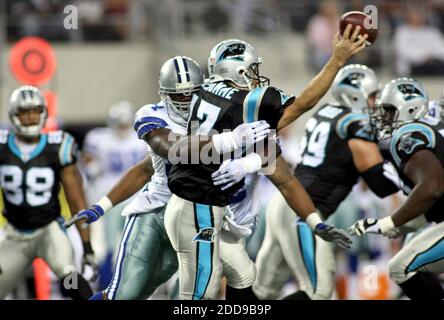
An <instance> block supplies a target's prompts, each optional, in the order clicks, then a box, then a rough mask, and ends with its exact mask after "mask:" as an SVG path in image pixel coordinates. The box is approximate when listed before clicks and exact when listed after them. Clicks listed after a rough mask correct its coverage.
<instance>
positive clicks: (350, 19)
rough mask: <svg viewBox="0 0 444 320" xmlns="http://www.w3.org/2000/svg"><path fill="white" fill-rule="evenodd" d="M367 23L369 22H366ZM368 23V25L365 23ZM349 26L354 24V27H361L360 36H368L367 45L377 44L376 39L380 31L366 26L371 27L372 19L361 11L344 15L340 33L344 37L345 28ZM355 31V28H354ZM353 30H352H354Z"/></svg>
mask: <svg viewBox="0 0 444 320" xmlns="http://www.w3.org/2000/svg"><path fill="white" fill-rule="evenodd" d="M366 21H367V22H366ZM365 22H366V23H365ZM348 24H352V25H353V26H361V30H360V31H359V33H360V34H362V35H363V34H365V33H367V34H368V38H367V45H370V44H372V43H373V42H375V40H376V37H377V36H378V29H375V28H372V29H370V28H368V29H367V28H366V27H365V26H369V25H370V26H371V25H372V23H371V17H370V16H369V15H368V14H366V13H364V12H360V11H349V12H346V13H344V14H343V15H342V17H341V20H340V22H339V31H340V33H341V35H342V33H343V32H344V30H345V27H347V25H348ZM353 29H354V28H353ZM353 29H352V30H353Z"/></svg>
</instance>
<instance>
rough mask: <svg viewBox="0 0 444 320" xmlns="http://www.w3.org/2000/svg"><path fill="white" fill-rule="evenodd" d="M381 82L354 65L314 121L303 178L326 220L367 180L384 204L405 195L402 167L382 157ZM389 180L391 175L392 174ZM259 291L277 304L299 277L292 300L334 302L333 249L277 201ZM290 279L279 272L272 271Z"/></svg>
mask: <svg viewBox="0 0 444 320" xmlns="http://www.w3.org/2000/svg"><path fill="white" fill-rule="evenodd" d="M377 92H378V79H377V77H376V74H375V73H374V72H373V70H371V69H370V68H367V67H366V66H363V65H355V64H353V65H347V66H345V67H344V68H342V69H341V70H340V71H339V72H338V75H337V76H336V78H335V80H334V82H333V85H332V95H333V98H334V99H335V100H336V102H335V103H327V104H325V105H323V106H321V107H320V108H319V110H318V111H316V113H315V114H314V115H313V116H312V117H311V118H310V119H309V120H308V121H307V123H306V126H305V134H304V136H303V139H302V142H301V160H300V163H299V164H298V165H297V166H296V169H295V176H296V177H297V178H298V179H299V181H300V182H301V184H302V185H303V186H304V187H305V189H306V190H307V192H308V194H309V195H310V197H311V199H312V200H313V202H314V204H315V206H316V208H317V209H318V211H319V213H320V214H321V215H322V217H323V218H324V219H327V218H328V217H329V216H330V215H332V214H333V213H334V212H335V211H336V209H337V208H338V206H339V205H340V203H341V202H342V201H343V200H344V199H345V198H346V196H347V195H348V194H349V193H350V191H351V190H352V188H353V186H354V185H355V184H356V182H357V181H358V178H359V177H360V176H361V177H362V178H363V179H364V180H365V181H366V183H367V184H368V186H369V187H370V188H371V190H372V191H373V192H374V193H376V194H377V195H378V196H380V197H385V196H387V195H389V194H392V193H395V192H397V191H398V187H397V185H396V184H394V182H392V180H390V179H388V178H386V176H385V175H384V171H387V170H391V171H390V172H394V168H391V167H390V164H389V163H388V162H384V159H383V157H382V155H381V153H380V152H379V149H378V145H377V143H376V140H375V137H374V132H373V130H372V128H371V126H370V121H369V116H368V113H367V110H368V109H369V108H371V107H372V106H373V104H374V101H375V98H376V94H377ZM385 174H387V173H385ZM256 264H257V268H258V276H257V279H256V282H255V284H254V291H255V293H256V295H257V296H258V297H260V298H261V299H274V298H276V297H277V295H278V294H279V292H280V289H281V288H282V286H283V284H284V283H283V281H286V280H287V279H288V277H285V276H282V275H284V274H285V275H288V274H291V275H293V276H294V277H295V279H296V281H297V283H298V288H299V291H297V292H295V293H294V294H292V295H290V296H288V297H286V299H329V298H331V295H332V292H333V288H334V280H335V259H334V254H333V248H332V246H331V245H330V244H329V243H327V242H326V241H324V240H323V239H321V238H320V237H319V236H318V235H315V234H313V232H312V231H311V229H310V227H309V226H308V225H307V224H306V223H305V222H303V221H302V220H301V219H296V220H295V217H294V214H293V213H292V212H291V209H290V208H289V207H288V205H287V204H286V202H285V199H284V198H283V197H282V196H281V195H280V194H276V195H275V196H274V198H273V199H272V200H271V202H270V204H269V205H268V208H267V212H266V236H265V239H264V243H263V246H262V247H261V249H260V250H259V253H258V258H257V260H256ZM281 269H282V270H283V271H285V272H282V273H281V272H271V270H281Z"/></svg>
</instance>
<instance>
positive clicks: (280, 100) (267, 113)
mask: <svg viewBox="0 0 444 320" xmlns="http://www.w3.org/2000/svg"><path fill="white" fill-rule="evenodd" d="M293 101H294V96H286V95H285V94H283V93H282V91H280V90H278V89H276V88H274V87H264V88H260V87H259V88H255V89H253V90H251V91H250V92H249V93H248V94H247V96H246V97H245V99H244V103H243V104H244V114H243V117H244V119H243V120H244V122H254V121H258V120H265V121H267V122H268V123H269V124H270V127H271V129H276V127H277V124H278V122H279V120H280V119H281V117H282V114H283V113H284V108H285V107H286V106H288V105H290V104H291V103H292V102H293Z"/></svg>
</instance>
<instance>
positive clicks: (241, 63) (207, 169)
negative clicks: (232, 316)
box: [165, 25, 366, 299]
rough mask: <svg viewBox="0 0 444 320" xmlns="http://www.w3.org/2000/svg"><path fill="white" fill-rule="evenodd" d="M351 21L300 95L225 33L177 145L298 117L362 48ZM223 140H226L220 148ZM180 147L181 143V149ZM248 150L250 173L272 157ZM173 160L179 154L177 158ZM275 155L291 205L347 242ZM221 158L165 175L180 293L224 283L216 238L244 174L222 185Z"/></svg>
mask: <svg viewBox="0 0 444 320" xmlns="http://www.w3.org/2000/svg"><path fill="white" fill-rule="evenodd" d="M351 29H352V26H351V25H349V26H348V27H347V29H346V32H344V36H343V38H341V39H340V38H339V34H337V35H336V36H335V39H334V54H333V56H332V58H331V59H330V60H329V62H328V63H327V64H326V66H325V67H324V69H323V70H322V71H321V72H320V74H319V75H318V76H317V77H315V78H314V79H313V80H312V82H311V83H310V84H309V85H308V87H307V88H306V89H305V90H304V91H303V92H302V93H301V95H300V96H299V97H298V98H294V97H293V96H288V95H285V94H283V93H282V92H281V91H280V90H278V89H276V88H273V87H269V86H268V82H269V81H268V79H267V78H265V77H263V76H260V74H259V69H258V68H259V64H260V63H261V59H260V58H259V57H258V56H257V54H256V52H255V50H254V49H253V47H252V46H250V45H249V44H248V43H246V42H244V41H240V40H226V41H223V42H221V43H219V44H218V45H216V46H215V47H214V48H213V50H212V51H211V53H210V58H209V60H208V64H209V65H208V68H209V74H210V82H209V83H208V84H207V85H204V86H203V88H201V89H200V92H199V94H198V95H195V96H194V97H193V100H192V105H191V108H192V109H191V113H190V118H189V120H188V133H189V136H188V137H187V138H186V139H182V140H181V141H180V142H179V145H181V146H185V148H183V149H185V150H187V149H186V147H187V146H188V147H189V145H191V146H193V138H198V137H199V135H209V136H212V134H214V133H217V134H219V135H216V136H218V139H217V141H214V139H211V143H213V145H214V146H215V148H214V149H213V150H212V152H213V153H214V152H215V153H217V154H222V153H220V152H217V150H216V149H219V150H221V149H222V150H225V149H224V146H225V145H227V144H230V141H229V140H228V139H223V135H224V132H223V131H224V130H233V129H234V128H236V126H238V125H239V124H242V123H249V122H253V121H257V120H266V121H267V122H268V123H269V125H270V128H271V129H274V130H276V131H278V130H280V129H282V128H284V127H285V126H287V125H288V124H290V123H291V122H293V121H294V120H295V119H297V118H298V117H299V116H300V115H301V114H303V113H304V112H305V111H307V110H309V109H310V108H312V107H313V106H314V105H315V104H316V103H317V102H318V101H319V99H320V98H321V97H322V96H323V95H324V94H325V92H326V91H327V90H328V88H329V86H330V85H331V83H332V81H333V79H334V76H335V75H336V73H337V71H338V70H339V69H340V68H341V67H342V66H343V64H345V62H346V60H347V59H348V58H349V57H351V56H352V55H353V54H355V53H357V52H358V51H360V50H361V49H363V48H364V45H363V43H361V42H360V41H361V40H362V38H361V39H360V40H357V41H355V39H356V38H357V35H358V33H357V32H358V31H359V29H358V28H356V29H355V30H354V31H353V33H352V32H351ZM363 38H366V36H364V37H363ZM221 132H222V133H221ZM221 136H222V139H220V140H219V138H221ZM270 143H272V142H271V140H269V144H270ZM197 145H198V146H199V148H198V149H196V150H193V149H192V148H190V149H191V150H190V149H188V150H187V152H188V154H193V151H194V153H197V154H199V153H200V152H201V151H202V150H203V149H204V147H205V145H206V143H201V141H199V142H198V143H197ZM219 145H221V146H222V147H219V148H218V147H217V146H219ZM183 149H180V151H181V152H183ZM228 149H229V148H228ZM214 150H216V151H214ZM229 150H230V149H229ZM231 150H232V149H231ZM268 150H269V149H268ZM210 153H211V152H210ZM244 158H247V161H245V162H243V167H242V170H243V171H244V172H245V173H252V172H255V171H258V170H259V169H261V166H262V165H265V164H269V163H266V161H268V160H267V159H266V157H264V154H263V153H261V152H258V153H254V152H251V153H248V154H247V156H245V157H244ZM270 158H271V157H270ZM236 159H237V160H239V158H236ZM172 160H173V162H175V159H172ZM272 162H273V163H275V164H276V170H275V171H274V173H272V174H270V175H269V177H270V179H271V180H272V181H273V182H274V183H275V185H276V186H277V187H278V188H279V189H280V191H281V192H282V194H284V196H285V197H286V199H287V201H288V202H289V203H290V205H291V207H292V208H293V209H294V210H295V211H296V212H298V214H299V215H300V216H301V217H302V218H304V219H307V221H309V224H310V226H311V227H312V228H313V230H314V229H315V228H316V230H317V232H318V233H319V234H320V235H321V236H322V237H324V238H325V239H326V240H328V241H332V242H336V243H337V244H339V245H340V246H343V247H349V245H350V243H349V239H348V236H347V235H346V234H345V233H343V232H342V230H338V229H336V228H334V227H333V226H329V225H325V224H323V223H322V219H321V217H320V216H319V215H318V214H317V213H316V212H315V211H316V210H315V207H314V205H313V203H312V202H311V200H310V198H309V196H308V194H307V193H306V192H305V190H304V189H303V187H302V186H301V185H300V183H299V182H298V181H297V180H296V179H294V178H292V176H291V173H290V171H289V168H288V165H287V164H286V163H285V161H284V160H282V157H279V156H278V157H277V158H275V159H273V160H272ZM232 163H235V161H232ZM219 165H220V162H219V163H215V162H213V163H211V162H210V163H205V160H204V159H202V158H200V162H199V163H197V164H189V163H180V162H179V163H175V164H174V165H173V166H172V168H171V171H170V174H169V177H168V185H169V187H170V190H171V191H172V192H173V193H174V195H173V197H172V198H171V200H170V202H169V203H168V206H167V209H166V213H165V226H166V229H167V233H168V236H169V238H170V240H171V242H172V245H173V247H174V249H175V250H176V252H177V253H178V258H179V270H183V272H182V273H181V274H179V283H180V297H181V298H182V299H202V298H204V299H205V298H215V294H216V293H217V288H218V286H219V280H220V276H221V270H222V267H221V263H220V259H219V252H218V241H219V232H220V229H221V226H222V218H223V217H224V215H225V211H224V208H223V207H224V206H226V205H228V204H230V203H233V202H232V201H236V200H234V199H236V198H237V197H236V192H237V191H239V190H240V189H241V187H242V186H243V180H242V177H241V178H240V179H239V180H238V181H234V182H237V183H234V184H232V185H231V186H230V187H229V188H227V189H225V190H223V191H222V190H221V189H220V186H216V185H214V182H213V180H212V178H216V179H217V177H215V176H213V175H214V174H215V173H216V172H218V168H219ZM224 170H225V171H223V172H222V171H221V172H220V176H221V177H227V175H230V173H229V171H230V165H229V166H227V167H225V168H224ZM216 175H217V174H216ZM289 178H290V179H289ZM221 180H222V181H224V180H225V178H221ZM234 180H236V178H234ZM231 182H233V181H231ZM216 184H217V183H216ZM236 289H242V290H245V289H248V288H236ZM227 294H228V293H227ZM235 295H236V294H234V295H233V296H235ZM239 295H241V291H240V292H239Z"/></svg>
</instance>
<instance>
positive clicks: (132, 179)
mask: <svg viewBox="0 0 444 320" xmlns="http://www.w3.org/2000/svg"><path fill="white" fill-rule="evenodd" d="M153 173H154V171H153V168H152V162H151V158H146V159H144V160H143V161H141V162H139V163H138V164H137V165H135V166H133V167H132V168H131V169H130V170H128V171H127V173H126V174H125V175H124V176H123V177H122V178H121V179H120V180H119V182H117V184H116V185H115V186H114V187H113V188H112V190H111V191H110V192H109V193H108V194H107V197H108V199H109V200H110V201H111V202H112V204H113V205H117V204H119V203H120V202H122V201H125V200H126V199H128V198H129V197H131V196H132V195H134V194H135V193H136V192H137V191H139V190H140V189H141V188H142V187H143V186H144V185H145V184H146V183H147V182H148V181H149V180H150V179H151V176H152V175H153Z"/></svg>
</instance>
